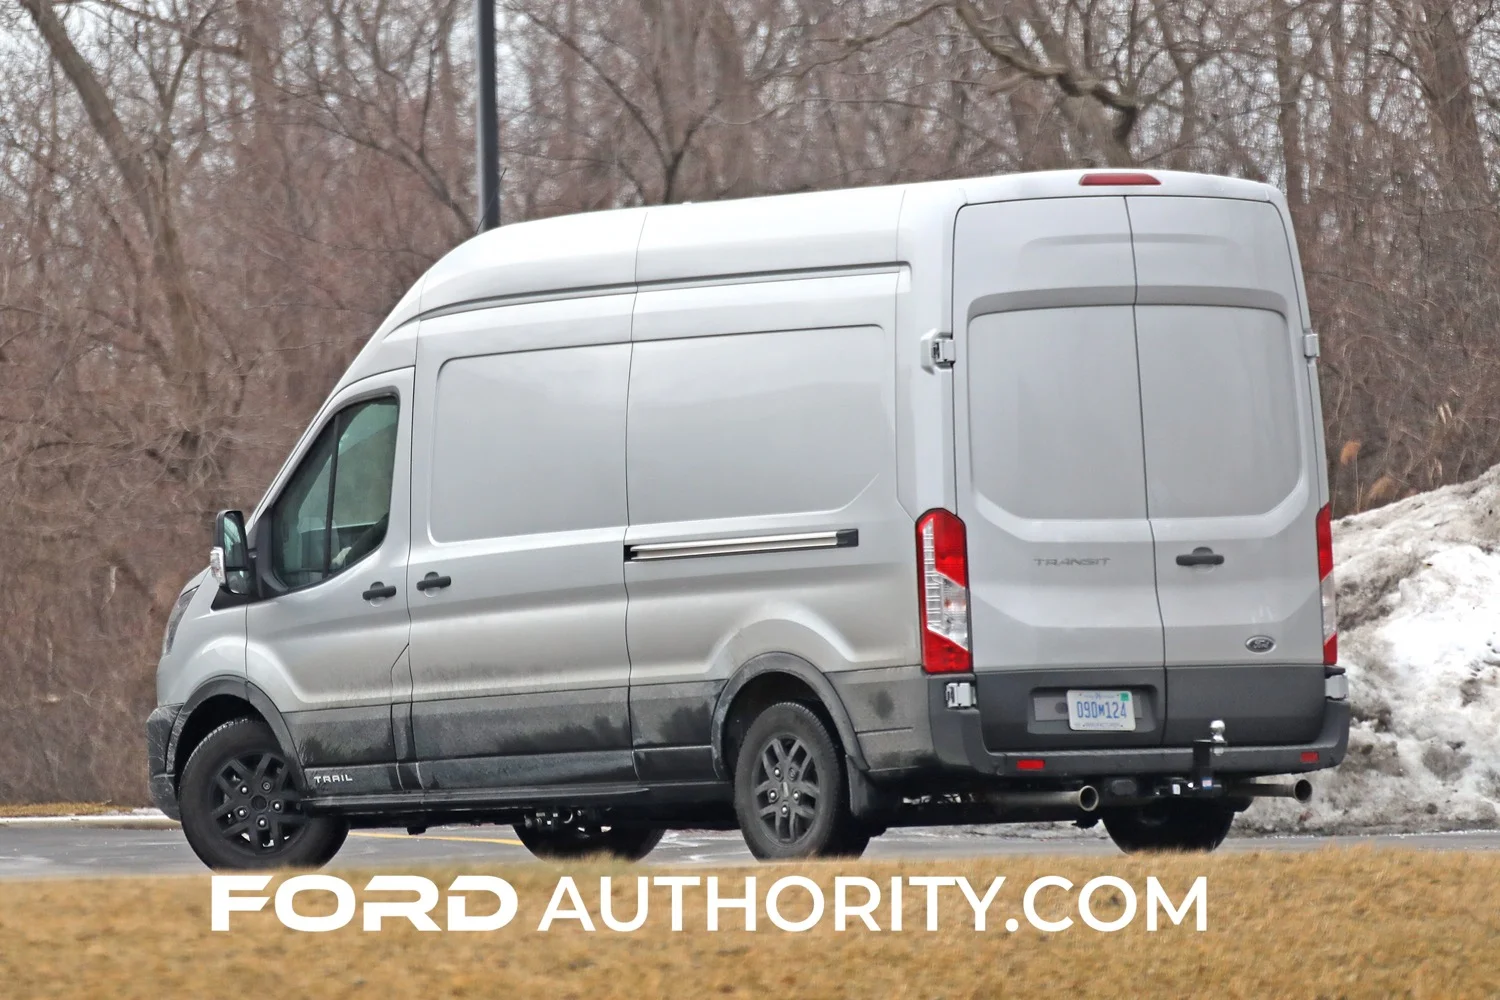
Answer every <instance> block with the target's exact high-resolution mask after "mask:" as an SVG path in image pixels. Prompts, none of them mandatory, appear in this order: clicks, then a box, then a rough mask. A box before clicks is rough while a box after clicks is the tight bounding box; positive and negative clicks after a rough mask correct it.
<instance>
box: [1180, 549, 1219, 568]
mask: <svg viewBox="0 0 1500 1000" xmlns="http://www.w3.org/2000/svg"><path fill="white" fill-rule="evenodd" d="M1177 565H1179V566H1222V565H1224V557H1223V556H1221V555H1219V554H1218V553H1216V552H1215V551H1214V550H1213V549H1211V548H1209V547H1207V546H1206V545H1200V546H1198V547H1197V548H1196V549H1194V550H1193V551H1191V552H1188V553H1186V554H1184V555H1180V556H1178V557H1177Z"/></svg>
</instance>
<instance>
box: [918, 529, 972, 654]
mask: <svg viewBox="0 0 1500 1000" xmlns="http://www.w3.org/2000/svg"><path fill="white" fill-rule="evenodd" d="M917 596H918V599H919V600H920V602H921V609H922V669H923V670H926V671H927V672H928V673H930V674H948V673H962V672H967V671H969V670H972V669H973V668H974V657H973V655H972V654H971V653H970V652H969V546H968V540H967V538H966V537H965V535H964V523H963V522H962V521H960V520H959V519H958V516H957V515H956V514H952V513H950V512H948V511H946V510H932V511H928V512H927V513H926V514H923V515H922V517H921V518H920V519H919V520H918V521H917Z"/></svg>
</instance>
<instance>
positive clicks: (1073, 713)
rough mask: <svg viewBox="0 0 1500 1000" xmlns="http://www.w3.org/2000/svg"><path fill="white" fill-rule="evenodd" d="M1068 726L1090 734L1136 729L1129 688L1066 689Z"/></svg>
mask: <svg viewBox="0 0 1500 1000" xmlns="http://www.w3.org/2000/svg"><path fill="white" fill-rule="evenodd" d="M1068 728H1069V729H1073V730H1081V731H1084V732H1092V733H1133V732H1135V704H1134V702H1133V701H1132V700H1131V697H1130V692H1129V691H1069V692H1068Z"/></svg>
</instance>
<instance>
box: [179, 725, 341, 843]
mask: <svg viewBox="0 0 1500 1000" xmlns="http://www.w3.org/2000/svg"><path fill="white" fill-rule="evenodd" d="M256 784H258V785H259V786H260V787H253V786H254V785H256ZM302 798H303V795H302V789H301V787H300V786H299V785H298V783H297V776H296V769H295V768H294V767H292V766H291V763H290V761H289V760H288V758H287V755H286V754H285V753H284V752H283V751H282V749H281V745H280V744H279V743H278V742H277V741H276V736H275V734H274V733H272V732H271V729H270V727H269V726H267V725H266V724H265V723H264V722H261V721H260V720H259V719H234V720H232V721H230V722H226V723H224V724H223V725H222V726H220V727H219V728H217V729H215V730H214V731H213V732H211V733H209V734H208V735H207V736H205V737H204V738H203V742H201V743H199V744H198V745H197V746H196V747H194V748H193V752H192V755H191V756H189V757H188V762H187V765H186V766H185V767H184V768H183V769H182V780H181V782H180V783H179V786H178V806H179V807H180V809H181V810H182V832H183V835H184V836H186V837H187V842H188V845H189V846H190V847H192V849H193V853H194V854H196V855H198V857H199V859H200V860H201V861H202V862H203V863H204V864H205V865H207V866H208V867H210V868H212V869H214V870H215V871H243V870H247V869H259V870H265V869H270V868H320V867H322V866H323V865H325V864H327V863H328V862H329V861H331V860H332V859H333V856H334V855H335V854H337V853H338V850H339V848H340V847H342V846H343V844H344V839H345V838H346V837H347V836H348V835H349V825H348V824H347V823H345V822H344V821H343V820H341V819H338V818H337V817H334V816H308V815H306V814H305V813H303V811H302Z"/></svg>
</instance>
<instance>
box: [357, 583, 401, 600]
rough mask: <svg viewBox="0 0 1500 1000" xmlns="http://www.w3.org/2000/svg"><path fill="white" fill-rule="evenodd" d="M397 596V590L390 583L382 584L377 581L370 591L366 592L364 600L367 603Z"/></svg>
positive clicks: (371, 585)
mask: <svg viewBox="0 0 1500 1000" xmlns="http://www.w3.org/2000/svg"><path fill="white" fill-rule="evenodd" d="M395 596H396V588H395V587H393V586H391V585H390V584H388V583H381V582H380V581H379V580H376V581H375V582H374V583H372V584H370V589H369V590H367V591H365V592H364V599H365V600H367V601H378V600H380V599H381V598H382V597H395Z"/></svg>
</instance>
